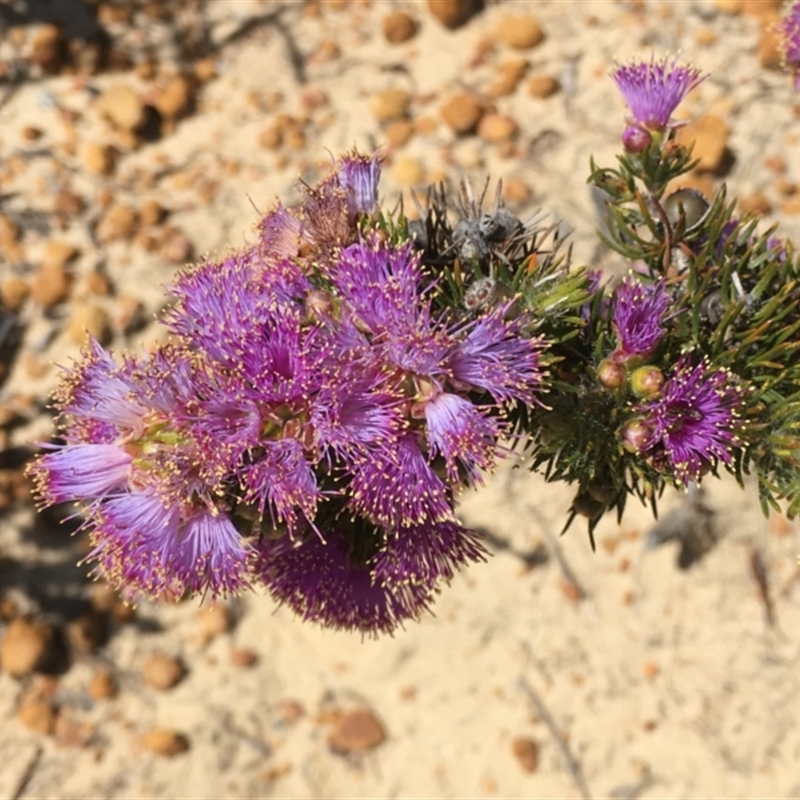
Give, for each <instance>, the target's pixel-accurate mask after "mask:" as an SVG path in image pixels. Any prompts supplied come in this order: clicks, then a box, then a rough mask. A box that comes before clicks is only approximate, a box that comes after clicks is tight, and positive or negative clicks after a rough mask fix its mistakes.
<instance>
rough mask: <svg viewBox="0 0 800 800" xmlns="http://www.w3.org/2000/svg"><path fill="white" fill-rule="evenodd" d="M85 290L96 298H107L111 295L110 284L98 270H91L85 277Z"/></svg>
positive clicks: (106, 277)
mask: <svg viewBox="0 0 800 800" xmlns="http://www.w3.org/2000/svg"><path fill="white" fill-rule="evenodd" d="M86 289H87V290H88V292H89V294H93V295H95V296H96V297H107V296H108V295H109V294H111V282H110V281H109V280H108V276H107V275H106V274H105V273H104V272H101V271H100V270H99V269H93V270H92V271H91V272H90V273H89V274H88V275H87V276H86Z"/></svg>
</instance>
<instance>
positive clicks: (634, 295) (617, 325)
mask: <svg viewBox="0 0 800 800" xmlns="http://www.w3.org/2000/svg"><path fill="white" fill-rule="evenodd" d="M669 303H670V300H669V295H668V294H667V291H666V286H665V284H664V281H663V279H659V280H657V281H655V282H654V283H644V282H642V281H640V280H638V278H636V276H634V275H632V274H629V275H627V276H626V277H625V279H624V280H623V281H622V283H620V284H619V285H618V286H617V288H616V289H615V290H614V306H613V308H614V314H613V325H614V330H615V331H616V334H617V337H618V338H619V341H620V345H621V347H620V351H618V352H617V354H616V355H615V357H614V358H615V360H621V361H626V360H627V359H628V358H630V357H631V356H648V355H650V354H651V353H652V352H653V350H655V348H656V347H657V346H658V343H659V342H660V341H661V337H662V336H663V335H664V326H663V322H664V315H665V314H666V313H667V311H668V309H669Z"/></svg>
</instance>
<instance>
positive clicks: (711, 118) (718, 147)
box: [676, 114, 730, 172]
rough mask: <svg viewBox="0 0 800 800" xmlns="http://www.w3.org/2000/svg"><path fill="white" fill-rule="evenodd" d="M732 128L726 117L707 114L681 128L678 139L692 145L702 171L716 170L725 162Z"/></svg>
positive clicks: (699, 169) (686, 145)
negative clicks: (729, 126)
mask: <svg viewBox="0 0 800 800" xmlns="http://www.w3.org/2000/svg"><path fill="white" fill-rule="evenodd" d="M729 135H730V129H729V128H728V124H727V123H726V122H725V120H724V119H722V118H721V117H718V116H716V115H714V114H705V115H704V116H702V117H699V118H698V119H696V120H694V121H693V122H690V123H689V124H688V125H686V126H684V127H683V128H679V130H678V134H677V137H676V138H677V141H678V143H679V144H682V145H684V146H685V147H689V146H692V145H693V147H692V158H693V159H698V160H699V164H698V165H697V167H696V169H697V170H698V171H700V172H716V171H717V170H718V169H719V168H720V167H721V166H722V165H723V163H724V161H725V155H726V153H727V150H728V137H729Z"/></svg>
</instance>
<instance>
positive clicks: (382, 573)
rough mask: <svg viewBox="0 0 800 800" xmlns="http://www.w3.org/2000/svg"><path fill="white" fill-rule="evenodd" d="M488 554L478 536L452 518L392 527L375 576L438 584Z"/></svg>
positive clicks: (396, 581) (377, 559)
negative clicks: (398, 527) (405, 526)
mask: <svg viewBox="0 0 800 800" xmlns="http://www.w3.org/2000/svg"><path fill="white" fill-rule="evenodd" d="M485 556H486V550H485V549H484V547H483V545H482V544H481V542H480V538H479V537H478V535H477V534H476V533H474V532H473V531H470V530H467V529H466V528H464V527H462V526H461V525H459V524H458V523H457V522H454V521H452V520H450V521H445V522H437V523H427V524H424V525H414V526H412V527H409V528H402V529H392V530H390V531H389V533H388V534H387V536H386V542H385V544H384V545H383V546H382V547H381V549H380V551H379V552H378V554H377V556H375V560H374V563H375V578H376V580H377V581H378V582H380V583H382V584H392V583H394V584H409V583H411V584H415V585H422V586H429V587H435V586H437V585H438V584H440V583H441V582H445V583H449V582H450V581H451V580H452V579H453V576H454V575H455V572H456V570H457V569H458V568H459V567H462V566H464V565H466V564H469V563H470V562H472V561H483V560H484V559H485Z"/></svg>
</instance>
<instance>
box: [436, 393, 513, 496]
mask: <svg viewBox="0 0 800 800" xmlns="http://www.w3.org/2000/svg"><path fill="white" fill-rule="evenodd" d="M423 409H424V415H425V420H426V422H427V423H428V442H429V445H430V448H431V452H432V453H438V454H439V455H441V456H442V457H443V458H444V460H445V465H446V469H447V478H448V480H450V481H453V482H455V483H460V475H459V466H461V467H463V468H464V469H465V470H466V477H467V480H468V481H478V480H480V474H479V470H490V469H491V468H492V467H494V464H495V461H496V459H497V455H498V453H499V451H500V448H499V446H498V444H497V440H498V439H499V438H500V436H501V434H502V431H503V425H502V423H501V422H500V420H498V419H497V418H494V417H490V416H489V415H488V414H487V410H486V409H485V408H482V407H480V406H476V405H474V404H473V403H471V402H470V401H469V400H467V399H466V398H464V397H460V396H459V395H456V394H450V393H448V392H442V393H441V394H439V395H437V396H436V397H434V398H433V399H431V400H428V401H427V402H426V403H424V406H423Z"/></svg>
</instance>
